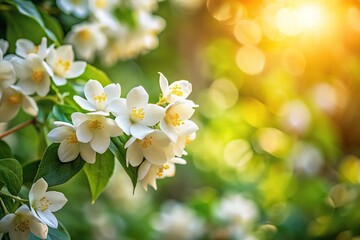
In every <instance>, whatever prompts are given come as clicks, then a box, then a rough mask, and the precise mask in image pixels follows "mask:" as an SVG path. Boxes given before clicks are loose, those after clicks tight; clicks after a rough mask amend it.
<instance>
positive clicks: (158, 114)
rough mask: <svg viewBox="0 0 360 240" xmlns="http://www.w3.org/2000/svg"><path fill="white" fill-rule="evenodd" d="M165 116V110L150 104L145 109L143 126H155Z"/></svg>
mask: <svg viewBox="0 0 360 240" xmlns="http://www.w3.org/2000/svg"><path fill="white" fill-rule="evenodd" d="M164 115H165V109H164V108H162V107H160V106H158V105H156V104H149V105H147V107H146V108H145V117H144V119H143V120H142V121H141V123H142V124H145V125H147V126H154V125H155V124H157V123H158V122H160V120H161V119H162V118H163V117H164Z"/></svg>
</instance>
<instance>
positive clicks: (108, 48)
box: [57, 0, 165, 65]
mask: <svg viewBox="0 0 360 240" xmlns="http://www.w3.org/2000/svg"><path fill="white" fill-rule="evenodd" d="M57 5H58V6H59V8H60V9H62V10H63V11H64V12H65V13H67V14H73V15H74V16H76V17H78V18H84V17H88V20H86V21H84V22H81V23H79V24H77V25H74V26H73V27H72V29H71V31H70V32H69V33H68V35H67V36H66V41H67V42H68V43H70V44H72V45H73V46H74V47H75V51H76V54H77V56H78V57H80V58H82V59H85V60H87V61H91V60H93V59H94V57H95V54H96V53H98V54H99V55H100V57H101V60H102V61H104V63H105V64H108V65H110V64H113V63H115V62H116V61H117V60H119V59H129V58H132V57H135V56H137V55H138V54H141V53H146V52H147V51H149V50H151V49H154V48H156V47H157V46H158V39H157V34H158V33H159V32H161V31H162V30H163V29H164V27H165V21H164V20H163V19H162V18H160V17H158V16H154V15H152V13H151V12H152V11H153V10H154V9H155V8H156V7H157V0H148V1H143V0H130V1H122V0H80V1H69V0H57Z"/></svg>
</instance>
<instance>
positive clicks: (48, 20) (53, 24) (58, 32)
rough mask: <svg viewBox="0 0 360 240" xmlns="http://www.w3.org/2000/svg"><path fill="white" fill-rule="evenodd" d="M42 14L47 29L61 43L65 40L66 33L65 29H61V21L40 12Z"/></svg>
mask: <svg viewBox="0 0 360 240" xmlns="http://www.w3.org/2000/svg"><path fill="white" fill-rule="evenodd" d="M40 14H41V17H42V19H43V20H44V23H45V25H46V27H47V28H48V29H49V30H50V31H52V32H53V33H54V34H55V36H56V38H57V39H58V40H59V41H60V43H61V42H62V40H63V38H64V32H63V29H62V28H61V25H60V23H59V21H58V20H57V19H56V18H54V17H52V16H50V15H49V14H46V13H44V12H40Z"/></svg>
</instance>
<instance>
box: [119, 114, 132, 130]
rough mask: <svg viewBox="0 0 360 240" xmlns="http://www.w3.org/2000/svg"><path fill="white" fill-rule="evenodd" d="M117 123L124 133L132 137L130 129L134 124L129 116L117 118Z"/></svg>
mask: <svg viewBox="0 0 360 240" xmlns="http://www.w3.org/2000/svg"><path fill="white" fill-rule="evenodd" d="M115 122H116V124H117V125H118V126H119V127H120V128H121V129H122V130H123V131H124V133H126V134H127V135H130V127H131V125H132V123H131V121H130V119H129V117H127V116H125V117H123V116H121V117H116V118H115Z"/></svg>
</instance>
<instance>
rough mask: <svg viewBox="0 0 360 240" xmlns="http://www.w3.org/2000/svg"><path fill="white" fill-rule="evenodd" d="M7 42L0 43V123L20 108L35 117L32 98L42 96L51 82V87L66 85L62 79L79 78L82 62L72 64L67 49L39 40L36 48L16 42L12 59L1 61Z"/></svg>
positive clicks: (10, 55)
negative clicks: (52, 84)
mask: <svg viewBox="0 0 360 240" xmlns="http://www.w3.org/2000/svg"><path fill="white" fill-rule="evenodd" d="M8 46H9V44H8V42H7V41H5V40H0V96H1V99H0V122H7V121H10V120H11V119H13V118H14V117H15V116H16V115H17V113H18V112H19V110H20V108H22V109H23V110H24V111H25V112H26V113H27V114H29V115H30V116H36V115H37V113H38V107H37V104H36V102H35V100H34V98H33V97H32V95H34V94H37V95H38V96H41V97H43V96H46V95H47V94H48V93H49V91H50V86H51V79H52V81H53V82H54V84H55V85H64V84H66V81H67V80H66V79H68V78H74V77H77V76H79V75H81V74H82V73H83V72H84V70H85V67H86V63H85V62H83V61H74V52H73V49H72V46H71V45H63V46H60V47H58V48H55V47H54V45H51V46H49V47H48V46H47V39H46V38H42V41H41V43H40V44H39V45H35V44H34V43H33V42H31V41H30V40H27V39H19V40H17V42H16V55H12V54H9V55H7V56H5V57H4V55H5V53H6V51H7V49H8Z"/></svg>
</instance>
